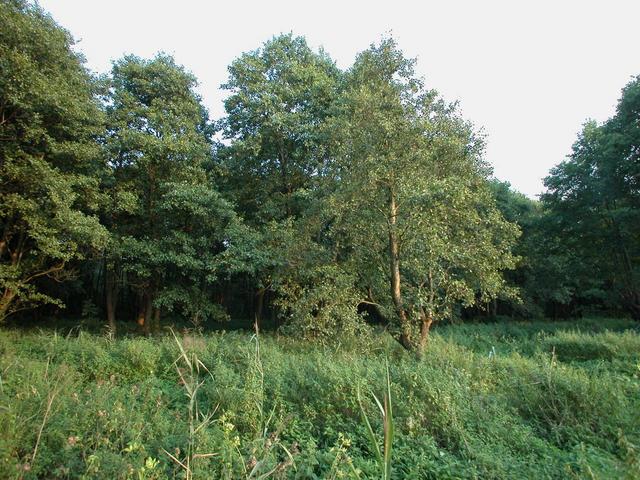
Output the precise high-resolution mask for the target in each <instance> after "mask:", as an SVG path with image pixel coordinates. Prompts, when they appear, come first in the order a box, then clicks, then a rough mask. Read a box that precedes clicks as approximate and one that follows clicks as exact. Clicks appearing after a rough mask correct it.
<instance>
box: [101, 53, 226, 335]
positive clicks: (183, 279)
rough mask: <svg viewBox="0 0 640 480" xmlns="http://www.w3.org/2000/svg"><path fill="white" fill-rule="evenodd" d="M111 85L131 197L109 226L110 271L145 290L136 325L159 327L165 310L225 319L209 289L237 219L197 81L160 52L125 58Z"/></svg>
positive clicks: (115, 160)
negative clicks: (218, 183) (217, 175)
mask: <svg viewBox="0 0 640 480" xmlns="http://www.w3.org/2000/svg"><path fill="white" fill-rule="evenodd" d="M111 81H112V84H111V90H110V95H109V97H108V100H107V114H108V136H107V140H106V148H107V150H108V152H109V155H110V164H111V167H112V169H113V176H114V185H113V188H112V193H113V198H116V199H118V198H122V193H123V192H127V193H128V195H129V196H132V198H129V199H128V200H127V203H128V207H127V208H126V209H124V211H121V212H119V213H116V214H115V217H114V218H113V219H112V221H111V223H110V224H111V225H112V230H113V233H114V238H113V241H112V243H111V250H110V252H109V253H108V255H107V258H111V259H114V262H112V264H111V267H112V268H114V267H116V266H117V267H118V268H120V269H122V271H123V272H125V273H126V274H127V278H128V282H129V284H130V285H131V286H132V287H133V288H134V290H135V291H136V292H137V294H138V317H137V321H138V323H139V324H140V325H142V326H144V328H145V330H149V328H151V324H152V322H153V325H155V326H157V325H158V324H159V318H160V311H161V309H162V308H164V309H166V310H173V309H175V308H177V309H179V310H181V311H182V312H183V313H186V314H187V316H188V317H189V318H191V319H193V320H195V321H199V320H200V319H203V318H206V317H208V316H211V315H213V314H215V313H219V312H220V309H219V307H218V306H216V305H214V301H213V298H212V292H211V285H212V284H213V283H214V282H215V281H216V279H217V278H218V275H219V273H220V271H219V268H220V265H221V258H222V257H221V255H222V254H223V253H225V252H226V251H227V250H228V249H229V247H230V246H231V245H232V244H234V242H233V241H232V232H231V231H232V230H233V228H235V227H237V225H238V220H237V217H236V216H235V213H234V212H233V209H232V206H231V205H230V204H229V203H228V202H227V201H225V200H224V199H222V198H221V197H220V195H219V194H218V193H217V191H216V189H215V187H214V184H213V179H212V173H211V169H210V166H211V155H212V143H211V134H212V130H211V126H210V124H209V122H208V118H207V112H206V110H205V109H204V107H203V106H202V103H201V101H200V98H199V97H198V95H197V94H196V93H195V91H194V88H195V86H196V80H195V78H194V77H193V76H192V75H191V74H189V73H188V72H186V71H185V70H184V69H183V68H182V67H180V66H178V65H176V64H175V62H174V60H173V59H172V58H171V57H169V56H167V55H163V54H160V55H158V56H156V57H155V58H153V59H151V60H143V59H140V58H138V57H134V56H128V57H125V58H123V59H122V60H120V61H118V62H116V63H115V64H114V67H113V72H112V80H111ZM113 297H114V296H113V295H111V296H110V297H108V298H109V299H110V300H111V301H114V299H113ZM114 310H115V309H114V308H113V306H112V307H111V308H109V307H108V311H112V312H113V311H114Z"/></svg>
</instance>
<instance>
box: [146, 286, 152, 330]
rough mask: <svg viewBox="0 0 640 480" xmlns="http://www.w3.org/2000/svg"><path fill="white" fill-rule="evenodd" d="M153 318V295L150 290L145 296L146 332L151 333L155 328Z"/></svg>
mask: <svg viewBox="0 0 640 480" xmlns="http://www.w3.org/2000/svg"><path fill="white" fill-rule="evenodd" d="M152 319H153V295H152V293H151V292H150V291H149V292H147V293H146V295H145V296H144V333H145V334H147V335H149V334H150V333H151V330H152V328H153V325H152V324H151V321H152Z"/></svg>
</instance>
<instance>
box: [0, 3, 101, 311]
mask: <svg viewBox="0 0 640 480" xmlns="http://www.w3.org/2000/svg"><path fill="white" fill-rule="evenodd" d="M0 22H1V23H2V31H1V32H0V138H1V139H2V140H1V141H0V159H1V161H0V177H1V178H2V186H1V187H0V229H1V230H2V234H1V235H2V237H1V239H0V292H1V298H0V321H2V320H4V318H5V317H6V316H7V315H10V314H11V313H14V312H16V311H18V310H22V309H26V308H31V307H33V306H35V305H38V304H42V303H55V304H58V305H60V306H62V303H61V302H60V301H59V300H58V299H56V298H54V297H53V296H51V295H48V294H47V293H45V291H44V290H43V289H42V288H41V283H42V281H44V280H46V279H47V278H53V279H55V280H59V281H61V280H64V279H67V278H69V277H70V276H72V272H71V271H70V270H69V269H68V268H67V267H68V264H69V263H70V262H71V261H72V260H74V259H80V258H84V257H85V256H86V254H87V253H88V252H89V251H90V250H91V249H96V248H100V247H102V246H103V245H104V244H105V241H106V231H105V229H104V228H103V227H102V226H101V225H100V224H99V222H98V219H97V218H96V216H95V212H96V209H97V207H98V206H99V204H100V195H99V194H98V192H97V181H96V175H97V173H98V172H99V171H100V169H101V164H100V152H99V148H98V144H97V142H96V141H95V140H96V138H97V136H98V135H99V134H100V133H101V132H102V115H101V112H100V110H99V108H98V103H97V101H96V97H95V93H96V89H97V87H96V83H95V82H94V80H93V79H92V78H91V76H90V75H89V74H88V73H87V71H86V70H85V68H84V66H83V63H82V58H81V57H80V56H79V55H78V54H76V53H74V52H73V51H72V50H71V48H72V46H73V40H72V38H71V36H70V35H69V34H68V32H66V31H65V30H63V29H62V28H61V27H60V26H58V25H57V24H56V23H55V22H54V21H53V20H52V19H51V18H50V17H49V16H48V15H46V14H45V13H44V12H43V11H42V10H40V8H39V7H37V6H34V5H31V4H29V3H27V2H23V1H19V0H16V1H13V0H12V1H6V2H2V3H1V4H0Z"/></svg>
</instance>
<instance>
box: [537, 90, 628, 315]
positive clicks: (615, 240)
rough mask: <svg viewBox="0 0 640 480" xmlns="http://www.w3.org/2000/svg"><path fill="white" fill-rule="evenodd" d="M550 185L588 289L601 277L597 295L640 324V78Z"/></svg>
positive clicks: (553, 206)
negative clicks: (613, 300)
mask: <svg viewBox="0 0 640 480" xmlns="http://www.w3.org/2000/svg"><path fill="white" fill-rule="evenodd" d="M545 185H546V187H547V189H548V191H547V193H546V194H545V195H544V196H543V200H544V202H545V204H546V206H547V207H548V208H549V211H550V214H551V215H552V216H553V218H554V219H555V222H556V224H557V225H558V228H559V229H560V231H561V233H562V238H563V242H564V244H563V249H564V250H565V252H567V255H570V256H572V257H573V258H574V259H575V261H574V262H573V269H574V271H575V272H576V275H577V276H578V277H579V278H583V279H584V281H583V282H581V283H580V286H581V289H582V291H583V292H584V291H593V290H594V285H593V279H594V278H596V279H599V280H600V281H599V284H598V285H597V288H598V290H600V291H604V292H608V293H609V295H610V296H613V297H614V298H617V299H618V301H619V302H620V304H621V305H623V306H624V307H625V308H626V309H627V311H628V312H629V313H630V315H631V316H632V317H633V318H635V319H638V320H640V78H635V79H634V80H633V81H631V82H630V83H629V84H628V85H627V86H626V87H625V88H624V89H623V92H622V97H621V99H620V100H619V102H618V106H617V109H616V113H615V115H614V116H613V117H612V118H611V119H609V120H608V121H607V122H605V123H604V124H602V125H597V124H596V123H595V122H593V121H590V122H587V123H586V124H585V126H584V129H583V131H582V133H581V135H580V136H579V138H578V140H577V141H576V143H575V144H574V146H573V152H572V154H571V155H570V156H569V158H568V159H567V160H566V161H564V162H562V163H561V164H560V165H558V166H557V167H555V168H554V169H553V170H552V171H551V174H550V175H549V176H548V177H547V178H546V179H545ZM604 252H607V253H606V254H605V253H604Z"/></svg>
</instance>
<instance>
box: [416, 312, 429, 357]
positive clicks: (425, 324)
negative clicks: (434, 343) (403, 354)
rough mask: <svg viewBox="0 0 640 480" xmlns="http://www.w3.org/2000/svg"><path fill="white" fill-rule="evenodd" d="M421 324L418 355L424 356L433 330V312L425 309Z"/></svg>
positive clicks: (422, 313)
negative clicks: (430, 332)
mask: <svg viewBox="0 0 640 480" xmlns="http://www.w3.org/2000/svg"><path fill="white" fill-rule="evenodd" d="M420 316H421V320H422V322H421V326H420V343H419V344H418V355H419V356H422V355H423V354H424V351H425V349H426V348H427V343H428V342H429V331H430V330H431V324H432V323H433V316H432V315H431V313H426V312H425V311H424V310H423V311H422V312H421V315H420Z"/></svg>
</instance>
